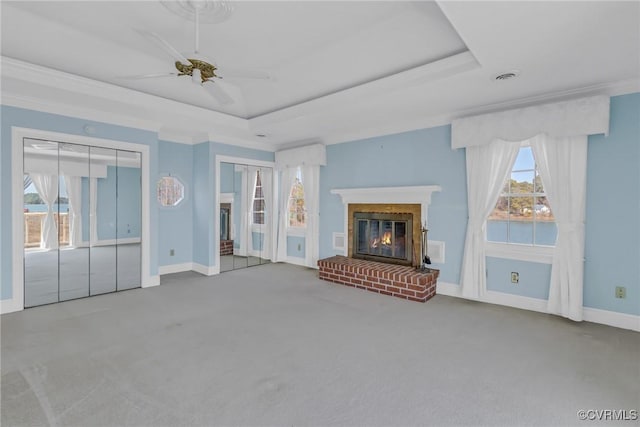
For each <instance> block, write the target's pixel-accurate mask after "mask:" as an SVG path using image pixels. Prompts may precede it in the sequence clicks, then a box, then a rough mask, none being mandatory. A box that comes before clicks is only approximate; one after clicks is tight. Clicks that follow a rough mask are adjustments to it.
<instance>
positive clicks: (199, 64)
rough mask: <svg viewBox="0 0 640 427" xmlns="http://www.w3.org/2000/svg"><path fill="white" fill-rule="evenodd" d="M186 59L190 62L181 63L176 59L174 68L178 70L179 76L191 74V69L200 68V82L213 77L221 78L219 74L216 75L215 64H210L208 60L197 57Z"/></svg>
mask: <svg viewBox="0 0 640 427" xmlns="http://www.w3.org/2000/svg"><path fill="white" fill-rule="evenodd" d="M188 59H189V62H190V63H191V64H183V63H182V62H180V61H176V63H175V64H176V69H177V70H178V71H179V72H180V73H178V75H179V76H192V75H193V70H194V69H198V70H200V75H201V77H202V83H204V82H205V81H207V80H209V79H211V78H214V77H216V78H221V77H220V76H218V75H216V70H217V68H216V67H215V65H211V64H209V63H208V62H205V61H201V60H199V59H191V58H188Z"/></svg>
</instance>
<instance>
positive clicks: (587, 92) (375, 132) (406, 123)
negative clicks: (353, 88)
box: [321, 79, 640, 145]
mask: <svg viewBox="0 0 640 427" xmlns="http://www.w3.org/2000/svg"><path fill="white" fill-rule="evenodd" d="M638 92H640V79H627V80H620V81H616V82H609V83H601V84H597V85H591V86H585V87H581V88H575V89H569V90H565V91H560V92H551V93H546V94H542V95H537V96H532V97H528V98H520V99H516V100H512V101H505V102H500V103H494V104H486V105H481V106H478V107H474V108H469V109H465V110H458V111H451V112H449V113H444V114H441V115H437V116H428V117H423V116H421V115H420V114H417V116H416V117H413V118H407V119H405V120H402V121H396V122H394V123H391V124H387V123H383V124H380V125H378V126H372V127H369V128H367V129H359V130H356V131H346V132H335V133H332V134H329V135H326V136H324V137H323V138H321V141H322V142H323V143H324V144H326V145H333V144H342V143H346V142H351V141H357V140H361V139H367V138H374V137H377V136H384V135H393V134H396V133H402V132H410V131H414V130H419V129H428V128H432V127H437V126H444V125H449V124H451V122H452V121H453V120H454V119H458V118H461V117H468V116H475V115H478V114H485V113H494V112H498V111H504V110H509V109H515V108H523V107H529V106H532V105H536V104H545V103H549V102H558V101H566V100H570V99H575V98H582V97H587V96H594V95H607V96H619V95H627V94H630V93H638Z"/></svg>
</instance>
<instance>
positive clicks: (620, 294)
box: [616, 286, 627, 299]
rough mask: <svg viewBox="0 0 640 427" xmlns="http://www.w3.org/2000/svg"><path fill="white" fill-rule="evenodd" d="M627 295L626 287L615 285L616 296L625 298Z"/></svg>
mask: <svg viewBox="0 0 640 427" xmlns="http://www.w3.org/2000/svg"><path fill="white" fill-rule="evenodd" d="M626 297H627V288H625V287H624V286H616V298H622V299H624V298H626Z"/></svg>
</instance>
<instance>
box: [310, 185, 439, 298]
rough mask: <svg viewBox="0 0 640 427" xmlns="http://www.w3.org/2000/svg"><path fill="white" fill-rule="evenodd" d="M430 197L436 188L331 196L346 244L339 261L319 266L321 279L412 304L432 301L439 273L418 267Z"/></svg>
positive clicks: (326, 261) (374, 190)
mask: <svg viewBox="0 0 640 427" xmlns="http://www.w3.org/2000/svg"><path fill="white" fill-rule="evenodd" d="M434 191H440V187H438V186H435V185H432V186H420V187H385V188H361V189H355V188H354V189H335V190H331V193H333V194H337V195H339V196H340V197H341V198H342V202H343V204H344V208H345V231H346V234H347V236H346V239H345V241H346V242H348V244H347V245H346V247H345V248H344V255H343V256H334V257H331V258H327V259H323V260H320V261H318V267H319V269H320V273H319V276H320V278H321V279H323V280H327V281H330V282H334V283H339V284H343V285H347V286H354V287H356V288H360V289H365V290H368V291H371V292H376V293H380V294H383V295H391V296H396V297H399V298H405V299H410V300H412V301H419V302H425V301H427V300H428V299H430V298H431V297H433V296H434V295H435V293H436V281H437V278H438V274H439V270H435V269H431V270H429V271H420V270H416V267H418V266H419V262H420V261H419V259H420V247H421V238H422V234H421V233H422V232H421V230H422V227H423V225H426V224H427V210H428V206H429V203H430V202H431V193H432V192H434ZM398 264H399V265H398Z"/></svg>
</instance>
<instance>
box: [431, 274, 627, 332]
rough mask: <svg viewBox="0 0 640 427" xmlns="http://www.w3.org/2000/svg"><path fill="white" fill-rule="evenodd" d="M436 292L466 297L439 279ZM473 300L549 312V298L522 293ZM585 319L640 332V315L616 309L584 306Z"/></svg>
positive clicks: (499, 294) (494, 294)
mask: <svg viewBox="0 0 640 427" xmlns="http://www.w3.org/2000/svg"><path fill="white" fill-rule="evenodd" d="M436 293H437V294H438V295H446V296H450V297H456V298H465V297H463V296H462V291H461V288H460V286H458V285H456V284H453V283H447V282H441V281H438V284H437V285H436ZM465 299H470V300H471V301H478V302H483V303H488V304H496V305H503V306H506V307H513V308H519V309H521V310H529V311H536V312H538V313H545V314H549V313H548V312H547V300H543V299H539V298H531V297H525V296H522V295H513V294H508V293H504V292H496V291H487V292H486V293H485V296H484V297H481V298H479V299H473V298H465ZM583 310H584V321H586V322H593V323H600V324H603V325H608V326H613V327H616V328H622V329H631V330H632V331H638V332H640V316H636V315H632V314H626V313H618V312H615V311H608V310H600V309H596V308H591V307H583Z"/></svg>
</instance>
